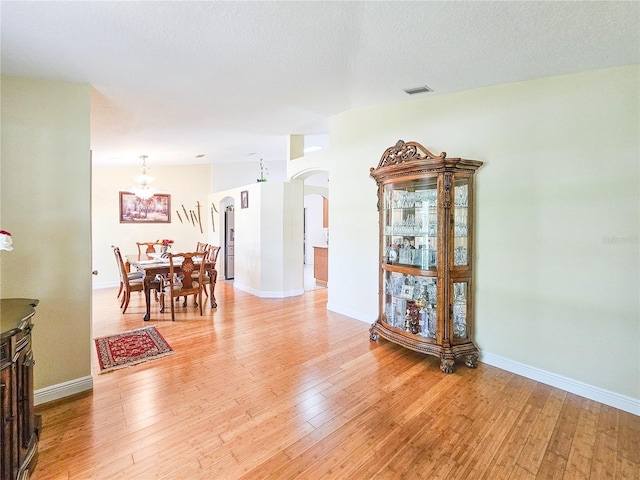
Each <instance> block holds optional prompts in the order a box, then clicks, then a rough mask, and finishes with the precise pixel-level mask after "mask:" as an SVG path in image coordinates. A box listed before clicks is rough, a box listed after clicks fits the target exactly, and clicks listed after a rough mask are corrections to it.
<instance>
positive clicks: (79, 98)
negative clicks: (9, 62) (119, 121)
mask: <svg viewBox="0 0 640 480" xmlns="http://www.w3.org/2000/svg"><path fill="white" fill-rule="evenodd" d="M89 104H90V100H89V85H78V84H71V83H65V82H55V81H41V80H33V79H25V78H15V77H6V76H2V108H1V115H2V117H1V120H2V155H1V158H2V164H1V168H0V171H1V179H2V184H1V189H0V192H1V202H0V214H1V216H0V219H1V222H0V228H2V229H4V230H8V231H10V232H11V233H12V234H13V241H14V250H13V251H12V252H2V254H1V255H0V265H1V270H0V287H1V296H2V298H11V297H23V298H24V297H26V298H37V299H39V300H40V304H39V306H38V307H37V308H36V316H35V320H34V324H35V327H34V330H33V351H34V357H35V360H36V365H35V368H34V383H35V388H36V390H38V389H42V388H43V387H48V386H50V385H55V384H61V383H65V382H71V383H73V384H74V385H73V386H70V387H69V390H68V393H67V394H69V393H74V391H80V390H85V389H89V388H91V387H92V385H93V383H92V380H91V354H92V350H91V348H92V346H91V322H90V319H91V237H90V233H91V231H90V211H89V206H90V198H89V195H90V191H89V186H90V164H91V162H90V152H89ZM37 402H38V398H36V403H37Z"/></svg>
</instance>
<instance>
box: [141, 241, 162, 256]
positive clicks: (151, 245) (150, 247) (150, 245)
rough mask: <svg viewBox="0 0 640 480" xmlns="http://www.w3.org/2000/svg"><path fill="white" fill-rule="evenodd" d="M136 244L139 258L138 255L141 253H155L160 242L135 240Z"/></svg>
mask: <svg viewBox="0 0 640 480" xmlns="http://www.w3.org/2000/svg"><path fill="white" fill-rule="evenodd" d="M136 245H137V246H138V259H140V255H142V254H143V253H145V254H147V253H156V247H159V246H160V245H161V244H160V243H158V242H136Z"/></svg>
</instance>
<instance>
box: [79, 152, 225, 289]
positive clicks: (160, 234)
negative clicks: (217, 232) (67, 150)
mask: <svg viewBox="0 0 640 480" xmlns="http://www.w3.org/2000/svg"><path fill="white" fill-rule="evenodd" d="M143 153H144V152H141V154H143ZM147 164H148V165H149V166H151V171H150V172H149V174H150V175H152V176H153V177H155V180H154V182H153V186H154V187H155V188H157V189H158V191H159V193H168V194H170V195H171V223H148V224H147V223H120V209H119V198H120V197H119V192H120V191H121V190H122V189H124V188H126V187H127V186H130V185H132V184H134V183H135V182H134V181H133V177H134V176H136V175H138V174H139V173H140V172H139V166H136V167H131V168H95V169H94V171H93V181H92V192H91V197H92V200H93V205H92V209H91V210H92V228H93V232H92V236H93V268H94V269H95V270H97V271H98V275H97V276H94V277H93V286H94V287H96V288H99V287H109V286H114V285H117V284H118V270H117V267H116V262H115V258H114V256H113V250H112V249H111V245H116V246H118V247H120V251H121V252H122V254H123V255H126V254H135V253H137V251H138V250H137V247H136V242H153V241H155V240H158V239H162V238H170V239H172V240H174V241H175V244H174V246H173V250H174V251H176V252H177V251H192V250H193V249H194V248H195V246H196V243H197V242H201V241H202V242H208V243H215V242H210V241H209V235H210V234H211V233H212V231H211V204H210V203H208V201H207V199H208V196H209V193H210V192H211V165H208V164H207V165H184V166H179V167H177V166H156V165H153V159H152V158H149V159H148V160H147ZM197 202H200V205H201V210H200V215H201V220H202V233H200V228H199V227H198V225H197V224H196V225H195V226H194V225H193V224H192V223H191V222H187V220H186V218H185V215H184V212H183V210H182V206H183V205H184V207H185V208H186V210H187V212H189V211H190V210H193V211H197V209H196V205H197ZM176 210H177V211H178V212H179V213H180V218H181V219H182V222H181V221H180V218H179V217H178V215H177V214H176Z"/></svg>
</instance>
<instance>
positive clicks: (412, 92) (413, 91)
mask: <svg viewBox="0 0 640 480" xmlns="http://www.w3.org/2000/svg"><path fill="white" fill-rule="evenodd" d="M404 92H405V93H408V94H409V95H415V94H416V93H427V92H433V90H432V89H430V88H429V87H427V86H426V85H423V86H422V87H415V88H407V89H405V91H404Z"/></svg>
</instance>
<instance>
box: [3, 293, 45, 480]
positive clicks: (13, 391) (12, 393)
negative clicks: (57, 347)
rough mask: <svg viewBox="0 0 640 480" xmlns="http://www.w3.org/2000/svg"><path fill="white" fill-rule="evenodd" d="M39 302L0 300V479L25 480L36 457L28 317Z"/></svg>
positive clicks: (36, 421) (37, 421)
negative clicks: (0, 445)
mask: <svg viewBox="0 0 640 480" xmlns="http://www.w3.org/2000/svg"><path fill="white" fill-rule="evenodd" d="M37 305H38V300H35V299H29V298H6V299H2V300H0V319H1V320H2V324H1V326H2V328H1V330H2V332H1V333H0V397H1V398H2V403H1V404H0V419H1V420H2V426H1V427H0V440H1V442H0V443H1V444H2V452H1V453H0V455H1V457H0V460H1V461H0V479H1V480H16V479H17V480H24V479H26V478H27V477H28V476H29V473H30V472H31V471H33V467H34V466H35V464H36V459H37V454H38V437H39V435H40V429H41V419H40V416H39V415H35V413H34V406H33V366H34V364H35V362H34V360H33V351H32V350H31V329H32V328H33V324H32V323H31V318H32V317H33V315H34V314H35V307H36V306H37Z"/></svg>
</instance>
